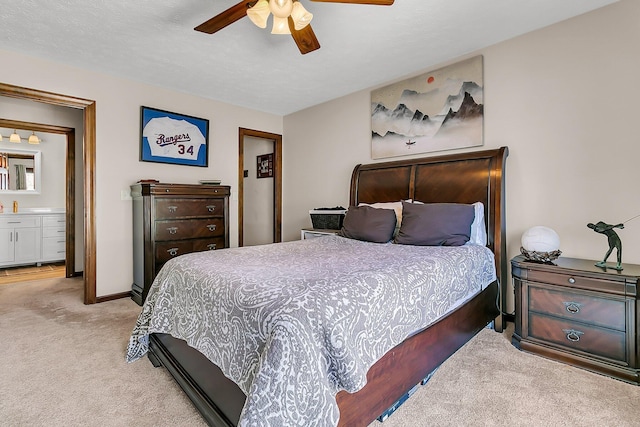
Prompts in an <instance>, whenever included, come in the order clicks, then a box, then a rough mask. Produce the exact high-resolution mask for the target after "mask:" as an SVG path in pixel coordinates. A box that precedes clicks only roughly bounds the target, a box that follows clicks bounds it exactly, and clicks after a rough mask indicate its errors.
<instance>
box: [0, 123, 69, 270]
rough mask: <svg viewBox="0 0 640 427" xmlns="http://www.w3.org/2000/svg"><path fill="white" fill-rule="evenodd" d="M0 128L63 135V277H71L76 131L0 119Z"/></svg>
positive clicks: (67, 128) (62, 127)
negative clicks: (65, 154)
mask: <svg viewBox="0 0 640 427" xmlns="http://www.w3.org/2000/svg"><path fill="white" fill-rule="evenodd" d="M0 127H5V128H14V129H24V130H28V131H34V132H46V133H55V134H62V135H65V138H66V141H67V147H66V150H67V160H66V163H65V165H66V166H65V179H66V183H65V227H66V231H65V236H66V240H65V242H66V243H65V251H66V253H65V276H66V277H73V276H75V266H76V229H75V227H76V186H75V182H76V169H75V168H76V164H75V159H76V130H75V129H74V128H69V127H64V126H55V125H46V124H42V123H33V122H22V121H19V120H7V119H2V118H0Z"/></svg>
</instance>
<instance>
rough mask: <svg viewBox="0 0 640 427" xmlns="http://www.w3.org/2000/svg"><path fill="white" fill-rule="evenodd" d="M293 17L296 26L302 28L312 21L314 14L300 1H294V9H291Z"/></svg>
mask: <svg viewBox="0 0 640 427" xmlns="http://www.w3.org/2000/svg"><path fill="white" fill-rule="evenodd" d="M291 19H293V24H294V28H295V29H296V30H301V29H303V28H304V27H306V26H307V25H309V24H310V23H311V20H312V19H313V14H312V13H309V11H308V10H307V9H305V8H304V6H303V5H302V3H300V2H299V1H295V2H293V9H292V10H291Z"/></svg>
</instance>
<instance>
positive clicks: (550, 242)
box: [521, 225, 560, 252]
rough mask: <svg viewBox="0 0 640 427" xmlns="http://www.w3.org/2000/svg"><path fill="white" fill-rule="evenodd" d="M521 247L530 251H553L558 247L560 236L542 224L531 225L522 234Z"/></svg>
mask: <svg viewBox="0 0 640 427" xmlns="http://www.w3.org/2000/svg"><path fill="white" fill-rule="evenodd" d="M521 243H522V247H523V248H524V249H526V250H527V251H531V252H553V251H557V250H558V249H560V236H558V233H556V232H555V231H554V230H553V229H551V228H549V227H545V226H542V225H537V226H535V227H531V228H530V229H528V230H527V231H525V232H524V233H523V234H522V240H521Z"/></svg>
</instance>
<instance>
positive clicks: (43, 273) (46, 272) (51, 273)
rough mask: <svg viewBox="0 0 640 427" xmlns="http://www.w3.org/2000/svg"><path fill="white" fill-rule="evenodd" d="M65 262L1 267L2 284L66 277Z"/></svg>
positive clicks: (0, 282)
mask: <svg viewBox="0 0 640 427" xmlns="http://www.w3.org/2000/svg"><path fill="white" fill-rule="evenodd" d="M64 276H65V266H64V262H56V263H51V264H43V265H41V266H36V265H32V266H20V267H9V268H0V285H6V284H9V283H16V282H25V281H27V280H38V279H50V278H54V277H64Z"/></svg>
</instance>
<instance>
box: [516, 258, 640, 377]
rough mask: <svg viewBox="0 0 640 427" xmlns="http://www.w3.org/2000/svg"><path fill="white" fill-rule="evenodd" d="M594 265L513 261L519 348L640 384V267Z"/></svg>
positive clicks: (568, 260)
mask: <svg viewBox="0 0 640 427" xmlns="http://www.w3.org/2000/svg"><path fill="white" fill-rule="evenodd" d="M594 264H595V261H588V260H581V259H574V258H559V259H558V260H556V261H555V262H554V265H551V264H540V263H534V262H529V261H526V260H525V258H524V257H522V256H518V257H515V258H514V259H513V260H512V261H511V267H512V276H513V281H514V288H515V293H516V296H515V298H516V299H515V303H516V325H515V332H514V334H513V338H512V343H513V345H514V346H516V347H517V348H519V349H521V350H524V351H528V352H531V353H536V354H539V355H542V356H546V357H549V358H552V359H555V360H558V361H561V362H565V363H568V364H571V365H574V366H578V367H581V368H584V369H588V370H591V371H593V372H597V373H600V374H604V375H608V376H610V377H613V378H617V379H620V380H623V381H627V382H630V383H633V384H639V383H640V348H639V347H638V345H639V341H640V340H639V331H640V320H639V319H638V311H639V310H640V305H639V303H638V291H637V289H638V280H639V278H640V266H637V265H632V264H623V268H624V269H623V270H622V271H616V270H612V269H608V270H605V269H602V268H600V267H596V266H595V265H594Z"/></svg>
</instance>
